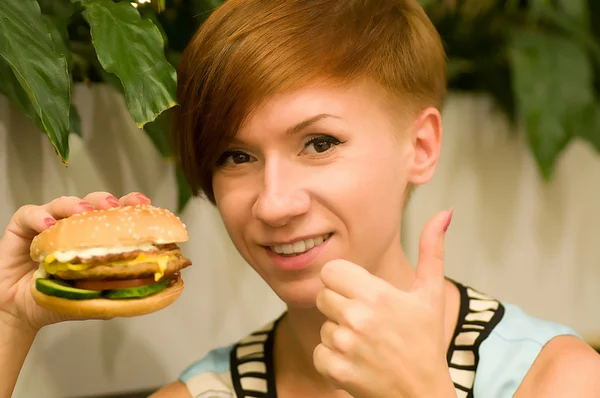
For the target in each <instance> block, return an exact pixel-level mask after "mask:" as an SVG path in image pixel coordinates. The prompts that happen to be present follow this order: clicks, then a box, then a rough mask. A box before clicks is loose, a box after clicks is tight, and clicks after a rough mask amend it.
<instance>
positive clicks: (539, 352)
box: [474, 303, 594, 397]
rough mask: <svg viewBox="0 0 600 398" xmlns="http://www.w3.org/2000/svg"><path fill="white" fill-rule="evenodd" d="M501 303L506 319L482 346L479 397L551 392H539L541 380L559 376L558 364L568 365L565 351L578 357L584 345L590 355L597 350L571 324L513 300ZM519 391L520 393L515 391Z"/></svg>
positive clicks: (477, 379)
mask: <svg viewBox="0 0 600 398" xmlns="http://www.w3.org/2000/svg"><path fill="white" fill-rule="evenodd" d="M501 305H502V307H503V315H502V319H501V320H500V321H499V322H498V323H497V324H496V325H495V326H494V328H493V329H492V330H491V331H490V333H489V336H488V337H487V338H486V339H485V340H484V341H483V342H482V343H481V345H480V347H479V352H478V354H479V357H480V359H479V364H478V366H477V375H476V378H475V386H474V387H475V388H474V390H475V396H476V397H477V396H493V397H513V396H517V397H528V396H548V395H546V394H540V393H539V389H540V388H541V387H542V386H541V385H540V381H541V380H546V378H547V377H549V376H550V377H555V375H556V373H555V370H553V369H555V366H557V365H558V366H560V367H561V368H562V367H564V366H565V362H564V361H563V359H562V358H561V356H562V355H564V354H565V353H566V352H569V355H571V354H573V355H575V356H577V357H578V356H579V355H582V354H581V353H582V351H581V350H582V348H583V352H587V354H585V355H586V356H587V355H589V354H590V351H591V353H592V354H593V353H594V351H593V350H592V349H591V347H589V346H587V345H586V344H585V343H584V342H583V341H582V339H581V338H580V337H579V336H578V335H577V333H576V332H575V331H573V330H572V329H571V328H569V327H567V326H565V325H561V324H559V323H555V322H550V321H546V320H543V319H540V318H537V317H534V316H532V315H530V314H528V313H526V312H525V311H523V310H522V309H521V308H519V307H518V306H516V305H513V304H508V303H501ZM565 350H566V351H565ZM572 350H573V351H572ZM571 351H572V352H571ZM551 358H554V359H551ZM592 358H593V356H592ZM553 363H554V364H553ZM578 366H579V365H578ZM572 370H573V369H571V371H572ZM517 391H518V394H519V395H514V394H515V393H516V392H517ZM571 391H572V390H571ZM559 396H560V395H559ZM563 396H564V395H563Z"/></svg>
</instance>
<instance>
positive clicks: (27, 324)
mask: <svg viewBox="0 0 600 398" xmlns="http://www.w3.org/2000/svg"><path fill="white" fill-rule="evenodd" d="M186 240H187V231H186V228H185V225H184V224H183V223H182V222H181V221H180V220H179V218H178V217H176V216H175V215H173V214H172V213H171V212H169V211H167V210H164V209H159V208H156V207H153V206H151V204H150V199H148V198H147V197H146V196H145V195H143V194H140V193H136V192H134V193H130V194H128V195H125V196H123V197H122V198H120V199H117V198H116V197H115V196H113V195H111V194H110V193H108V192H94V193H91V194H89V195H87V196H85V197H84V198H78V197H72V196H70V197H61V198H58V199H55V200H53V201H51V202H49V203H46V204H43V205H39V206H38V205H26V206H23V207H21V208H19V209H18V210H17V212H16V213H15V214H14V215H13V217H12V218H11V220H10V222H9V224H8V226H7V227H6V229H5V231H4V235H3V236H2V238H1V239H0V369H2V372H0V398H4V397H10V396H11V394H12V390H13V388H14V385H15V382H16V380H17V377H18V374H19V371H20V368H21V366H22V364H23V361H24V360H25V357H26V356H27V353H28V351H29V348H30V346H31V344H32V343H33V340H34V338H35V335H36V334H37V332H38V331H39V330H40V329H41V328H42V327H44V326H46V325H49V324H52V323H57V322H62V321H67V320H76V319H110V318H113V317H115V316H137V315H143V314H147V313H150V312H154V311H157V310H159V309H162V308H164V307H166V306H168V305H169V304H171V303H172V302H174V301H175V300H176V299H177V297H178V296H179V294H180V293H181V291H182V290H183V282H182V280H181V278H180V276H179V271H180V270H181V269H182V268H185V267H187V266H188V265H190V264H191V262H190V261H189V260H188V259H187V258H185V257H184V256H183V255H182V254H181V252H180V251H179V247H178V245H177V243H179V242H184V241H186Z"/></svg>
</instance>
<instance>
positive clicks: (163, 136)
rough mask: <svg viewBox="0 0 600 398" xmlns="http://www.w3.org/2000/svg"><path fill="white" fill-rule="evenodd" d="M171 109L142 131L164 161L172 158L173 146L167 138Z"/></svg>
mask: <svg viewBox="0 0 600 398" xmlns="http://www.w3.org/2000/svg"><path fill="white" fill-rule="evenodd" d="M172 109H173V108H171V109H169V110H167V111H165V112H163V113H161V114H160V115H159V116H158V117H157V118H156V119H154V121H152V122H150V123H147V124H146V125H145V126H144V131H146V134H148V136H149V137H150V140H151V141H152V143H153V144H154V146H155V147H156V149H157V150H158V151H159V152H160V154H161V156H162V157H163V158H165V159H169V160H172V159H173V158H174V153H173V146H172V145H171V140H170V136H169V131H170V129H171V120H172V117H173V115H172Z"/></svg>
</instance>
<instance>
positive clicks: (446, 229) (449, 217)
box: [444, 209, 454, 232]
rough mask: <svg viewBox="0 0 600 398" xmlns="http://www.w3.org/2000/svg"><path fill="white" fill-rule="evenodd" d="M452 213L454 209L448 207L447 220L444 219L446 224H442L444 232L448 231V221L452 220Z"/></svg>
mask: <svg viewBox="0 0 600 398" xmlns="http://www.w3.org/2000/svg"><path fill="white" fill-rule="evenodd" d="M453 215H454V209H450V212H449V213H448V220H447V221H446V225H445V226H444V232H446V231H448V228H449V227H450V223H451V222H452V216H453Z"/></svg>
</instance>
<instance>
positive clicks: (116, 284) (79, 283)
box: [73, 277, 156, 290]
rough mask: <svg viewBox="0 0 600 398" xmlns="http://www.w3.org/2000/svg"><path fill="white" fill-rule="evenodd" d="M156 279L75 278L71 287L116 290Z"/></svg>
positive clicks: (141, 284) (143, 284)
mask: <svg viewBox="0 0 600 398" xmlns="http://www.w3.org/2000/svg"><path fill="white" fill-rule="evenodd" d="M155 282H156V281H155V280H154V278H152V277H150V278H137V279H121V280H98V281H94V280H84V279H82V280H75V281H73V287H76V288H78V289H87V290H116V289H127V288H130V287H139V286H145V285H151V284H153V283H155Z"/></svg>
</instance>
